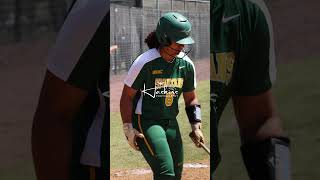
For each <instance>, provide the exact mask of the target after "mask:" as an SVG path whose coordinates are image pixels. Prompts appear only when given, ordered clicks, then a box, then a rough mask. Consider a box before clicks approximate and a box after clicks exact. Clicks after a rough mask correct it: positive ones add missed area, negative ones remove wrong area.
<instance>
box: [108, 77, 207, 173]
mask: <svg viewBox="0 0 320 180" xmlns="http://www.w3.org/2000/svg"><path fill="white" fill-rule="evenodd" d="M209 90H210V88H209V81H201V82H199V83H198V87H197V96H198V99H199V101H200V103H201V106H202V119H203V125H202V126H203V132H204V136H205V138H206V144H207V145H209V144H210V139H209V137H210V134H209V127H210V121H209V116H210V109H209V106H210V101H209V100H210V99H209V98H210V95H209ZM179 107H180V113H179V115H178V117H177V119H178V122H179V126H180V130H181V134H182V140H183V143H184V157H185V162H195V161H198V160H204V159H208V158H209V156H208V155H207V154H206V153H205V152H204V150H203V149H199V148H196V147H195V145H194V144H193V142H192V141H191V139H190V138H189V136H188V134H189V132H190V125H189V121H188V119H187V116H186V114H185V110H184V107H185V105H184V102H183V97H181V98H180V100H179ZM111 127H112V129H111V132H110V134H111V137H110V142H111V143H110V153H111V160H110V161H111V162H110V165H111V169H130V168H139V167H148V165H147V163H146V161H145V160H144V159H143V157H142V155H141V153H140V152H138V151H134V150H132V148H130V146H129V145H128V143H127V142H126V139H125V137H124V134H123V131H122V121H121V118H120V113H115V112H112V113H111Z"/></svg>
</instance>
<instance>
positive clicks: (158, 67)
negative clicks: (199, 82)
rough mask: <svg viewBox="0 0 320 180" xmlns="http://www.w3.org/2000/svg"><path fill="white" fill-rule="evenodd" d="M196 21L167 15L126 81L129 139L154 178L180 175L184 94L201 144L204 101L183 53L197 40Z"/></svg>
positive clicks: (125, 118)
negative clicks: (193, 25) (179, 116)
mask: <svg viewBox="0 0 320 180" xmlns="http://www.w3.org/2000/svg"><path fill="white" fill-rule="evenodd" d="M190 32H191V24H190V23H189V21H188V20H187V19H186V18H185V17H184V16H182V15H181V14H179V13H175V12H170V13H166V14H165V15H163V16H162V17H161V18H160V20H159V22H158V25H157V29H156V31H155V32H152V33H150V34H149V36H148V37H147V38H146V40H145V42H146V43H147V45H148V46H149V48H150V49H149V50H148V51H146V52H145V53H143V54H142V55H140V56H139V57H138V58H137V59H136V60H135V61H134V62H133V64H132V66H131V68H130V70H129V72H128V75H127V77H126V78H125V80H124V84H125V85H124V88H123V92H122V96H121V100H120V111H121V116H122V121H123V130H124V134H125V136H126V137H127V140H128V143H129V145H130V146H131V147H133V148H134V149H136V150H140V151H141V153H142V154H143V156H144V158H145V159H146V161H147V162H148V164H149V165H150V167H151V169H152V171H153V174H154V179H155V180H170V179H176V180H178V179H181V173H182V168H183V147H182V139H181V134H180V130H179V126H178V122H177V120H176V116H177V114H178V99H179V96H180V95H181V94H183V97H184V101H185V105H186V113H187V115H188V119H189V122H190V124H191V128H192V134H193V136H192V139H193V141H194V142H195V144H196V145H197V146H198V147H199V146H200V144H199V143H200V142H204V137H203V134H202V132H201V113H200V105H199V102H198V99H197V97H196V93H195V88H196V72H195V68H194V64H193V62H192V61H191V60H190V59H189V58H188V56H187V55H186V54H185V53H183V52H181V51H182V50H183V48H184V45H187V44H192V43H194V41H193V39H192V38H191V37H190Z"/></svg>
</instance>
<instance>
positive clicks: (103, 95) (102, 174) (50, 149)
mask: <svg viewBox="0 0 320 180" xmlns="http://www.w3.org/2000/svg"><path fill="white" fill-rule="evenodd" d="M108 20H109V1H102V0H90V1H86V0H76V1H74V3H73V6H72V8H71V9H70V12H69V13H68V16H67V18H66V20H65V22H64V24H63V26H62V28H61V30H60V32H59V34H58V38H57V41H56V43H55V45H54V47H53V48H52V49H51V52H50V54H49V56H48V65H47V71H46V74H45V77H44V81H43V86H42V89H41V94H40V97H39V102H38V106H37V109H36V112H35V115H34V120H33V127H32V153H33V160H34V165H35V172H36V178H37V180H105V179H108V176H109V173H108V172H109V167H108V166H109V159H110V158H109V157H107V156H108V154H109V153H108V151H107V142H108V139H109V129H107V127H108V126H107V124H108V123H109V121H108V122H107V118H109V99H108V91H109V68H108V67H109V65H108V63H109V61H108V59H107V58H108V51H107V50H106V48H107V47H108V45H107V43H108V41H109V38H108V37H109V36H108V34H109V32H108Z"/></svg>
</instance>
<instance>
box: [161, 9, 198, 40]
mask: <svg viewBox="0 0 320 180" xmlns="http://www.w3.org/2000/svg"><path fill="white" fill-rule="evenodd" d="M190 33H191V24H190V22H189V21H188V19H187V18H186V17H184V16H183V15H181V14H179V13H176V12H169V13H166V14H164V15H163V16H162V17H161V18H160V20H159V22H158V25H157V29H156V36H157V39H158V41H159V43H160V45H161V46H169V45H170V44H171V43H172V42H176V43H177V44H184V45H187V44H193V43H194V40H193V39H192V38H191V36H190Z"/></svg>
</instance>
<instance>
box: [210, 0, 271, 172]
mask: <svg viewBox="0 0 320 180" xmlns="http://www.w3.org/2000/svg"><path fill="white" fill-rule="evenodd" d="M210 19H211V22H210V31H211V36H210V38H211V40H210V42H211V45H210V61H211V62H210V69H211V70H210V80H211V81H210V86H211V87H210V91H211V92H210V93H211V101H210V102H211V103H210V107H211V111H210V118H211V122H212V123H211V127H210V129H211V131H212V133H211V140H212V142H213V143H212V147H211V148H212V149H214V154H213V157H212V158H211V162H212V164H211V166H212V168H211V172H212V173H213V171H214V170H215V168H216V167H217V165H218V163H219V161H220V153H219V143H218V122H219V119H220V117H221V114H222V112H223V110H224V108H225V106H226V105H227V103H228V101H229V99H230V97H231V96H254V95H258V94H260V93H263V92H265V91H267V90H268V89H270V88H271V84H272V82H273V80H275V58H274V57H275V56H274V46H273V44H274V43H273V39H272V38H273V33H272V23H271V19H270V15H269V13H268V10H267V7H266V6H265V4H264V2H263V1H262V0H213V3H211V8H210Z"/></svg>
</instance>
